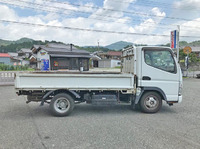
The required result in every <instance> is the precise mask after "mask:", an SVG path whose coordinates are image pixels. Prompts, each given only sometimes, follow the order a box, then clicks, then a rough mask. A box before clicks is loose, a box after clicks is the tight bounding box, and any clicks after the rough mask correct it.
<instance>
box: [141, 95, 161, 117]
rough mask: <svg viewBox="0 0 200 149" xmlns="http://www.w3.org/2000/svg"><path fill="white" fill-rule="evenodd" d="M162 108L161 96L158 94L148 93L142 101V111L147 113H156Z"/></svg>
mask: <svg viewBox="0 0 200 149" xmlns="http://www.w3.org/2000/svg"><path fill="white" fill-rule="evenodd" d="M161 107H162V99H161V96H160V95H159V94H158V93H156V92H146V93H144V95H143V96H142V98H141V99H140V109H141V111H142V112H145V113H156V112H158V111H159V110H160V108H161Z"/></svg>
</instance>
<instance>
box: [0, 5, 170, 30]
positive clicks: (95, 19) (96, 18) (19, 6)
mask: <svg viewBox="0 0 200 149" xmlns="http://www.w3.org/2000/svg"><path fill="white" fill-rule="evenodd" d="M0 3H3V4H8V5H13V6H18V7H25V8H29V9H33V10H41V11H45V12H51V13H56V14H62V15H67V14H66V13H63V12H58V11H50V10H46V9H43V8H42V9H41V8H33V7H30V6H22V5H19V4H10V3H5V2H0ZM41 7H42V5H41ZM72 15H73V14H70V16H72ZM73 16H75V15H73ZM84 18H85V17H84ZM85 19H90V20H100V21H105V22H112V23H113V21H109V20H105V19H99V18H85ZM134 21H140V20H138V19H137V20H136V19H134ZM114 23H119V24H135V25H139V24H137V23H133V22H118V21H114ZM148 24H153V25H154V24H156V25H159V23H148ZM148 24H143V26H147V27H148V26H149V27H155V26H152V25H148ZM159 28H163V29H171V28H167V27H159Z"/></svg>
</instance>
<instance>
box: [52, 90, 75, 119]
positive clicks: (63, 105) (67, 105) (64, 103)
mask: <svg viewBox="0 0 200 149" xmlns="http://www.w3.org/2000/svg"><path fill="white" fill-rule="evenodd" d="M73 109H74V99H73V98H72V97H71V96H70V95H68V94H65V93H60V94H57V95H56V96H54V97H53V98H52V100H51V103H50V111H51V113H52V114H53V115H55V116H67V115H69V114H70V113H71V112H72V110H73Z"/></svg>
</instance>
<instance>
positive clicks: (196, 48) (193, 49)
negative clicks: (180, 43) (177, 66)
mask: <svg viewBox="0 0 200 149" xmlns="http://www.w3.org/2000/svg"><path fill="white" fill-rule="evenodd" d="M190 47H191V49H192V52H200V46H199V47H198V46H190ZM184 48H185V47H180V49H184Z"/></svg>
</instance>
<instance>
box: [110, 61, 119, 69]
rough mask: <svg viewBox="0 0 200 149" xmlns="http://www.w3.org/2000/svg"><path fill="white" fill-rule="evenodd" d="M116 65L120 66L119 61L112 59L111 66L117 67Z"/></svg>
mask: <svg viewBox="0 0 200 149" xmlns="http://www.w3.org/2000/svg"><path fill="white" fill-rule="evenodd" d="M117 66H121V61H120V60H114V59H112V60H111V67H112V68H114V67H117Z"/></svg>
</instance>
